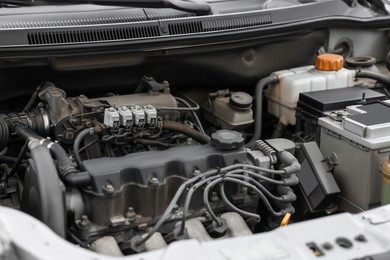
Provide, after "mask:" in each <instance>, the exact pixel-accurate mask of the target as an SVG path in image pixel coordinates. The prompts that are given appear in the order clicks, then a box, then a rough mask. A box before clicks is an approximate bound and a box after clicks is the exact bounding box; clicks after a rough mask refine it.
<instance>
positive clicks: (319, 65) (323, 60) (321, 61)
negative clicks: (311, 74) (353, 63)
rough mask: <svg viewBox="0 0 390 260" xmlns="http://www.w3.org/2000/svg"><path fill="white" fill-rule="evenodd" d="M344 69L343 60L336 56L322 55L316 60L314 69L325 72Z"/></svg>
mask: <svg viewBox="0 0 390 260" xmlns="http://www.w3.org/2000/svg"><path fill="white" fill-rule="evenodd" d="M343 67H344V58H343V56H341V55H338V54H332V53H324V54H320V55H318V56H317V58H316V69H318V70H325V71H335V70H341V69H342V68H343Z"/></svg>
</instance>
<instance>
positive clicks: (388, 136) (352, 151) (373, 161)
mask: <svg viewBox="0 0 390 260" xmlns="http://www.w3.org/2000/svg"><path fill="white" fill-rule="evenodd" d="M318 124H319V126H320V127H321V139H320V149H321V152H322V153H323V154H324V155H325V156H326V155H329V154H331V153H335V154H336V156H337V166H336V168H335V170H334V176H335V179H336V181H337V184H338V185H339V187H340V190H341V196H342V198H343V199H344V201H345V202H348V204H350V205H354V206H357V208H361V209H363V210H366V209H369V208H372V207H375V206H378V205H379V204H380V203H381V186H382V175H381V172H380V165H381V164H382V162H383V161H384V160H385V159H387V158H389V155H390V100H386V101H377V102H373V103H370V104H364V105H355V106H349V107H347V109H346V115H345V116H343V117H342V119H341V120H335V118H332V117H321V118H319V120H318Z"/></svg>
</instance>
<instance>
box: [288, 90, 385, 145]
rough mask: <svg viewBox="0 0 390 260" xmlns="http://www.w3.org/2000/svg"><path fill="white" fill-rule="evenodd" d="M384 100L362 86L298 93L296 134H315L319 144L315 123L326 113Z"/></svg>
mask: <svg viewBox="0 0 390 260" xmlns="http://www.w3.org/2000/svg"><path fill="white" fill-rule="evenodd" d="M384 99H386V96H385V95H384V94H381V93H379V92H377V91H374V90H371V89H368V88H366V87H363V86H356V87H352V88H351V87H348V88H337V89H329V90H321V91H312V92H304V93H300V95H299V101H298V105H297V108H296V113H295V115H296V122H297V123H296V132H300V131H303V132H304V135H305V136H308V135H310V134H315V141H316V142H317V143H319V136H320V128H319V127H318V124H317V122H318V118H320V117H323V116H325V113H326V112H330V111H335V110H340V109H345V108H346V107H347V106H350V105H356V104H359V103H362V102H370V101H374V100H384ZM334 116H336V117H337V116H338V115H337V114H335V115H334Z"/></svg>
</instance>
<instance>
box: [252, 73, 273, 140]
mask: <svg viewBox="0 0 390 260" xmlns="http://www.w3.org/2000/svg"><path fill="white" fill-rule="evenodd" d="M278 81H279V79H278V78H277V77H276V76H273V75H271V76H268V77H265V78H263V79H261V80H259V81H258V82H257V84H256V89H255V99H256V110H255V111H256V112H255V129H254V133H253V137H252V139H251V140H250V141H249V143H248V144H247V146H248V145H251V144H252V143H254V142H255V141H257V140H259V139H260V138H261V127H262V122H261V120H262V113H263V90H264V88H265V87H266V86H268V85H269V84H275V83H276V82H278Z"/></svg>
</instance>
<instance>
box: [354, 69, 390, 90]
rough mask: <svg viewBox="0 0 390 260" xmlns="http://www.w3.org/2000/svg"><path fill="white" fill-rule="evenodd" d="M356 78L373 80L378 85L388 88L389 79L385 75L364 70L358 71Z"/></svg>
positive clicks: (389, 84)
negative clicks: (377, 82) (378, 83)
mask: <svg viewBox="0 0 390 260" xmlns="http://www.w3.org/2000/svg"><path fill="white" fill-rule="evenodd" d="M355 77H356V78H368V79H374V80H376V81H379V82H380V83H382V84H384V85H386V86H390V78H389V77H386V76H385V75H382V74H380V73H377V72H373V71H366V70H360V71H358V72H356V75H355Z"/></svg>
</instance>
